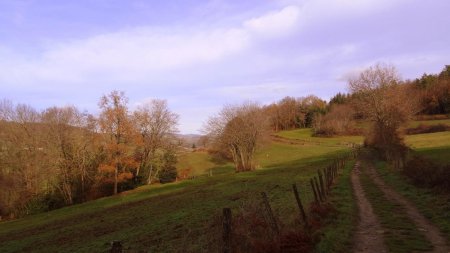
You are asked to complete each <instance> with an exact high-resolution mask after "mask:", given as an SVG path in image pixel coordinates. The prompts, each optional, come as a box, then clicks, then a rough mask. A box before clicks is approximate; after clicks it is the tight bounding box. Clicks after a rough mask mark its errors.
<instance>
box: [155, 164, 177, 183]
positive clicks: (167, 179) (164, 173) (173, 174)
mask: <svg viewBox="0 0 450 253" xmlns="http://www.w3.org/2000/svg"><path fill="white" fill-rule="evenodd" d="M177 175H178V173H177V168H176V167H175V166H167V167H165V168H163V169H162V170H161V172H160V174H159V182H160V183H161V184H165V183H171V182H174V181H175V180H176V179H177Z"/></svg>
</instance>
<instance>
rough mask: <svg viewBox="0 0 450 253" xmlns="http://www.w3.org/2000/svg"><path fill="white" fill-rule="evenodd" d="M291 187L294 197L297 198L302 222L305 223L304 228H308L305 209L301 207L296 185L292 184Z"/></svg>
mask: <svg viewBox="0 0 450 253" xmlns="http://www.w3.org/2000/svg"><path fill="white" fill-rule="evenodd" d="M292 189H293V190H294V195H295V199H296V200H297V205H298V208H299V209H300V214H301V216H302V219H303V222H304V223H305V228H308V219H307V218H306V213H305V209H303V204H302V200H301V199H300V196H299V194H298V190H297V185H296V184H293V185H292Z"/></svg>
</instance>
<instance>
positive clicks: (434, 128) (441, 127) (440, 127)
mask: <svg viewBox="0 0 450 253" xmlns="http://www.w3.org/2000/svg"><path fill="white" fill-rule="evenodd" d="M445 131H450V126H449V125H446V124H442V123H441V124H437V125H424V124H420V125H419V126H418V127H414V128H408V129H406V134H409V135H412V134H425V133H437V132H445Z"/></svg>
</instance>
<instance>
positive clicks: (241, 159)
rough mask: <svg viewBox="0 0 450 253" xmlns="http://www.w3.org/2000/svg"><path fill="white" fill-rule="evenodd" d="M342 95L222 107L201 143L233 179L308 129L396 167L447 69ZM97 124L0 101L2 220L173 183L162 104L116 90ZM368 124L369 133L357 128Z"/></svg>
mask: <svg viewBox="0 0 450 253" xmlns="http://www.w3.org/2000/svg"><path fill="white" fill-rule="evenodd" d="M348 85H349V90H350V92H349V93H338V94H336V95H335V96H334V97H333V98H331V99H330V101H329V102H328V103H327V101H325V100H322V99H320V98H319V97H317V96H314V95H309V96H306V97H300V98H294V97H285V98H283V99H281V100H279V101H278V102H275V103H272V104H269V105H260V104H258V103H254V102H246V103H242V104H238V105H226V106H224V107H223V109H222V110H221V111H220V112H219V113H218V114H217V115H214V116H212V117H210V118H209V120H208V121H207V122H206V124H205V126H204V128H203V131H204V133H205V136H203V137H202V138H201V140H200V142H201V144H202V145H203V146H205V145H206V143H208V145H207V146H208V148H209V150H210V152H212V153H215V154H219V155H221V156H224V157H226V158H228V159H229V160H230V161H232V162H233V163H234V165H235V170H236V172H243V171H251V170H254V169H256V168H257V167H258V165H257V162H256V161H255V158H254V156H255V152H256V150H257V149H258V148H259V147H260V146H261V145H264V143H266V142H267V141H268V140H270V135H271V133H273V132H277V131H281V130H289V129H296V128H312V129H313V134H315V135H320V136H334V135H355V134H364V135H365V136H366V138H365V144H366V145H367V146H371V147H373V148H375V149H377V150H379V151H380V153H381V154H382V155H383V156H384V157H385V159H386V160H390V161H394V162H395V163H398V164H400V165H401V163H404V159H405V154H406V150H407V149H406V146H405V145H404V143H403V136H402V135H403V133H402V131H401V129H402V127H404V126H405V124H406V123H407V122H408V120H409V119H411V118H412V117H414V116H417V115H424V114H425V115H430V116H433V115H441V114H449V113H450V66H446V67H445V68H444V70H443V71H442V72H441V73H439V74H436V75H427V74H424V75H423V76H422V77H421V78H418V79H416V80H406V81H403V80H401V78H400V77H399V74H398V72H397V71H396V69H395V67H393V66H390V65H383V64H378V65H375V66H372V67H369V68H367V69H366V70H364V71H362V72H361V73H360V74H359V75H357V76H354V77H352V78H350V79H349V80H348ZM98 105H99V108H100V110H101V112H100V114H99V115H98V116H97V117H95V116H93V115H91V114H88V113H85V112H80V111H79V110H78V109H77V108H76V107H73V106H67V107H51V108H48V109H45V110H42V111H38V110H36V109H34V108H32V107H31V106H28V105H24V104H17V105H14V104H13V103H12V102H11V101H8V100H3V101H0V216H8V215H9V216H20V215H23V214H27V213H32V212H37V211H43V210H49V209H54V208H58V207H61V206H65V205H72V204H75V203H81V202H84V201H87V200H91V199H95V198H98V197H102V196H108V195H112V194H117V193H119V192H120V191H124V190H128V189H132V188H133V187H136V186H137V185H142V184H152V183H153V182H156V181H158V182H162V183H164V182H171V181H173V180H175V179H176V177H177V169H176V167H175V166H176V162H177V158H176V152H177V146H178V145H179V143H180V140H179V139H178V138H177V135H176V133H177V131H178V130H177V126H178V115H177V114H175V113H173V112H171V111H170V110H169V108H168V105H167V102H166V101H165V100H152V101H150V102H149V103H146V104H143V105H141V106H138V107H137V108H136V109H135V110H133V111H130V109H129V107H128V99H127V97H126V96H125V94H124V93H123V92H119V91H113V92H111V93H110V94H108V95H105V96H103V97H102V98H101V99H100V101H99V104H98ZM358 120H359V121H365V122H369V123H370V127H369V129H368V130H363V129H361V128H360V127H358V124H357V121H358Z"/></svg>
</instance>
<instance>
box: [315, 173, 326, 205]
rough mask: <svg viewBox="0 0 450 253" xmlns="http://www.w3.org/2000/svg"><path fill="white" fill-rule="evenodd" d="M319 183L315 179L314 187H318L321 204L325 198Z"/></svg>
mask: <svg viewBox="0 0 450 253" xmlns="http://www.w3.org/2000/svg"><path fill="white" fill-rule="evenodd" d="M317 181H318V180H317V178H316V177H314V185H315V186H316V190H317V193H318V194H319V198H320V202H323V201H324V200H325V198H324V197H323V193H322V191H321V190H320V187H319V183H318V182H317Z"/></svg>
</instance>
